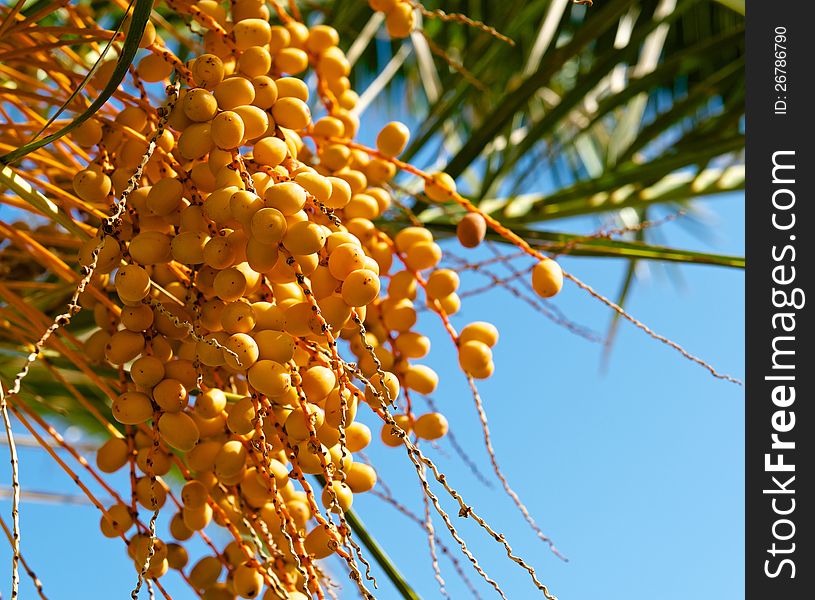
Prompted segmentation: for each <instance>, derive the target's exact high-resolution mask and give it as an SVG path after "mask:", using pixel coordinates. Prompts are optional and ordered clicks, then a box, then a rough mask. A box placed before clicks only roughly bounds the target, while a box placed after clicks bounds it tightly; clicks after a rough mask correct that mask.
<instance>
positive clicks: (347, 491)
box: [320, 481, 354, 512]
mask: <svg viewBox="0 0 815 600" xmlns="http://www.w3.org/2000/svg"><path fill="white" fill-rule="evenodd" d="M320 499H321V500H322V502H323V506H325V507H326V508H331V507H332V506H333V505H334V503H336V506H337V507H338V508H333V509H332V510H333V512H340V511H341V512H345V511H347V510H348V509H349V508H351V505H352V504H353V503H354V493H353V492H352V491H351V488H350V487H349V486H348V485H347V484H345V483H342V482H340V481H332V482H331V483H330V484H328V485H327V486H325V488H323V493H322V496H321V498H320Z"/></svg>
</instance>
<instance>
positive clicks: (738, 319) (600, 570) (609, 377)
mask: <svg viewBox="0 0 815 600" xmlns="http://www.w3.org/2000/svg"><path fill="white" fill-rule="evenodd" d="M703 206H705V207H706V208H708V209H709V210H710V211H711V212H712V213H713V214H714V215H715V218H716V220H717V221H716V223H715V224H714V225H713V227H712V230H713V231H715V234H716V237H715V239H714V240H713V241H712V242H701V241H700V240H698V239H697V238H695V237H693V236H691V235H689V234H688V233H687V232H686V231H684V230H683V229H682V228H681V227H680V226H679V225H677V224H668V225H666V226H664V227H663V228H662V231H663V233H664V235H665V236H666V237H667V239H668V240H669V241H670V242H671V243H672V244H675V245H677V246H679V247H685V248H698V249H708V250H711V251H716V252H725V253H742V252H743V249H744V238H743V199H742V197H741V196H739V195H733V196H729V197H727V198H719V199H716V200H711V201H707V202H704V203H703ZM565 225H568V227H569V228H571V229H582V228H586V227H588V226H589V224H588V223H586V222H572V223H569V224H565ZM564 228H565V226H564ZM470 256H472V255H470ZM563 264H564V266H565V268H566V269H568V270H570V271H571V272H573V273H574V274H576V275H577V276H579V277H581V278H583V279H584V280H586V281H587V282H590V283H591V284H592V285H593V286H595V287H596V288H597V289H598V290H599V291H602V292H605V293H607V294H609V295H614V294H615V293H616V290H617V286H618V285H619V282H620V279H621V273H622V269H623V267H622V265H621V264H620V263H619V262H617V261H613V260H602V259H575V258H571V259H564V260H563ZM680 273H681V276H682V280H683V285H682V287H681V288H677V287H676V286H675V285H674V283H672V281H671V280H669V279H668V278H667V277H666V276H665V275H664V273H663V272H662V271H661V270H659V269H657V270H656V271H655V272H653V273H652V274H651V276H650V278H649V279H647V280H645V281H641V282H639V283H638V284H637V287H636V290H635V293H634V295H633V297H632V298H631V300H630V302H629V304H628V305H627V308H628V309H629V310H630V311H631V312H632V313H633V314H634V315H636V316H637V317H638V318H640V319H641V320H643V321H644V322H645V323H647V324H649V325H650V326H652V327H653V328H654V329H655V330H656V331H658V332H659V333H662V334H664V335H666V336H668V337H669V338H671V339H673V340H675V341H677V342H679V343H681V344H682V345H683V346H685V347H686V348H687V349H688V350H689V351H691V352H692V353H696V354H699V355H700V356H702V357H703V358H705V359H706V360H708V361H710V362H711V363H712V364H714V365H715V366H716V367H718V368H719V369H721V370H722V371H725V372H728V373H731V374H733V375H735V376H737V377H743V374H744V371H743V344H744V332H743V323H744V313H743V301H744V293H743V284H744V278H743V274H742V273H741V272H739V271H736V270H728V269H722V268H715V267H701V266H693V267H682V268H681V269H680ZM482 281H483V280H476V279H473V278H472V277H468V278H465V279H464V286H465V288H466V287H468V286H469V287H475V285H480V284H481V283H482ZM556 302H557V304H558V306H559V307H560V308H562V309H563V310H564V311H566V313H567V314H568V315H569V316H570V317H571V318H572V319H574V320H576V321H579V322H581V323H583V324H585V325H587V326H589V327H592V328H594V329H596V330H598V331H603V330H604V328H605V326H606V324H607V321H608V318H609V312H608V310H607V309H605V308H604V307H602V306H601V305H599V304H598V303H597V302H596V301H594V300H591V299H590V298H587V296H586V295H585V294H584V293H583V292H581V291H580V290H577V289H575V288H574V286H567V287H566V288H565V289H564V292H563V293H562V295H561V296H559V297H558V299H557V301H556ZM422 319H423V323H422V326H423V327H424V328H425V329H426V330H427V331H429V332H431V337H432V340H433V348H432V351H431V355H430V357H429V358H428V359H427V362H428V363H429V364H432V365H434V367H435V368H437V370H438V372H439V373H440V374H441V376H442V377H441V379H442V381H441V384H440V386H439V389H438V391H437V393H436V394H434V400H435V401H436V403H437V404H438V405H439V407H440V408H441V409H442V411H443V412H444V413H445V414H446V415H447V416H448V418H449V420H450V422H451V424H452V427H453V429H454V431H455V433H456V435H457V436H458V439H459V442H460V443H461V445H462V446H463V447H464V448H465V449H466V450H467V451H468V453H469V454H470V456H471V458H472V460H473V461H474V462H476V463H477V464H478V465H479V467H480V468H481V470H482V471H483V472H484V473H487V474H489V463H488V459H487V455H486V453H485V451H484V446H483V441H482V439H481V433H480V428H479V424H478V420H477V417H476V413H475V409H474V406H473V402H472V398H471V397H470V394H469V392H468V390H467V387H466V381H465V379H464V377H463V376H462V375H461V374H460V372H459V371H458V369H457V366H456V364H455V355H454V354H452V353H451V351H450V350H451V348H450V345H449V344H450V342H449V340H448V339H446V338H445V337H444V336H443V335H442V333H441V331H440V328H439V326H438V324H437V322H436V320H435V319H434V318H433V317H432V315H429V314H425V315H424V316H423V317H422ZM473 320H489V321H491V322H493V323H494V324H496V325H497V326H498V327H499V329H500V331H501V339H500V341H499V343H498V346H497V347H496V352H495V360H496V365H497V369H496V374H495V375H494V376H493V377H492V378H491V379H489V380H487V381H485V382H481V384H480V389H481V391H482V395H483V398H484V402H485V404H486V407H487V411H488V413H489V415H490V424H491V430H492V434H493V437H494V441H495V446H496V451H497V453H498V456H499V460H500V461H501V463H502V466H503V468H504V471H505V472H506V474H507V476H508V478H509V480H510V482H511V484H512V485H513V487H514V488H515V489H516V490H517V491H518V493H519V494H520V495H521V497H522V498H523V499H524V501H525V502H526V504H527V506H528V507H529V509H530V510H531V512H532V513H533V515H534V516H535V518H536V519H537V520H538V522H539V523H540V524H541V526H542V528H543V530H544V531H545V532H546V533H547V534H548V535H550V536H551V537H553V538H554V540H555V541H556V543H557V545H558V547H559V548H560V549H561V550H562V551H563V553H564V554H566V555H567V556H568V557H569V559H570V561H569V562H568V563H564V562H562V561H560V560H559V559H557V558H556V557H555V556H553V555H552V554H551V553H550V552H549V551H548V550H547V548H546V547H545V546H544V545H543V544H542V543H540V541H538V540H537V539H536V538H535V536H534V534H533V533H532V532H531V531H530V530H529V529H528V528H527V527H526V525H525V523H524V522H523V520H522V518H521V516H520V514H519V513H518V512H517V511H516V509H515V508H514V506H513V505H512V504H511V502H510V501H509V499H508V498H507V497H506V496H505V495H504V494H503V493H502V492H501V491H500V490H499V489H498V488H497V487H494V488H493V489H487V488H485V487H484V486H483V485H482V484H480V483H479V482H478V481H477V480H476V479H475V478H474V477H472V475H470V473H469V472H468V471H467V470H466V468H465V467H463V465H462V463H461V461H460V460H459V459H458V458H457V457H455V456H454V455H453V454H452V453H451V452H450V447H449V445H448V444H446V443H443V444H442V445H441V447H442V450H443V451H444V452H445V453H446V454H447V455H448V456H447V457H445V456H443V455H441V454H440V453H439V452H436V451H434V450H433V449H430V448H428V449H427V451H428V453H429V454H430V455H431V456H433V457H434V458H435V459H437V460H438V462H439V464H440V466H441V467H442V469H443V470H445V471H446V472H447V473H448V474H449V476H450V481H451V482H452V483H453V485H454V486H456V487H457V488H458V489H459V490H460V491H461V493H462V494H463V495H464V497H465V499H468V500H470V501H471V502H472V504H473V505H474V506H475V507H476V510H477V511H479V512H480V514H481V515H482V516H484V517H485V518H486V519H487V520H488V521H489V522H490V523H491V524H493V525H494V526H495V528H496V529H498V530H499V531H501V532H504V533H506V535H507V538H508V539H509V541H510V543H511V545H512V547H513V549H514V550H515V551H516V552H517V553H518V554H520V555H521V556H524V557H525V558H527V559H528V560H529V562H530V563H532V564H533V565H534V566H535V568H536V569H537V571H538V574H539V576H540V578H541V580H542V581H544V582H545V583H546V584H547V585H549V586H550V588H551V589H552V591H553V592H554V593H555V594H557V595H558V596H559V597H560V598H561V600H563V599H565V598H577V599H583V598H599V597H606V598H618V597H625V598H628V599H629V600H640V599H642V600H646V599H648V600H651V599H655V598H657V599H664V600H671V599H677V600H678V599H680V598H687V597H688V596H689V595H691V594H692V595H693V597H694V598H699V599H702V600H704V599H708V598H710V599H721V598H738V597H742V596H743V593H744V590H743V566H742V551H743V544H744V535H743V518H744V512H743V458H742V446H743V418H744V412H743V392H742V388H740V387H737V386H735V385H733V384H729V383H725V382H721V381H718V380H715V379H713V378H712V377H711V376H710V375H709V374H708V373H707V372H706V371H704V370H703V369H701V368H700V367H698V366H696V365H694V364H692V363H689V362H688V361H686V360H683V359H682V358H681V357H680V356H679V355H678V354H677V353H676V352H674V351H672V350H671V349H669V348H667V347H666V346H664V345H662V344H660V343H658V342H656V341H654V340H652V339H650V338H648V337H647V336H646V335H645V334H643V333H642V332H640V331H638V330H636V329H635V328H633V327H632V326H630V325H628V324H623V325H622V326H621V327H620V331H619V336H618V339H617V343H616V345H615V347H614V351H613V354H612V357H611V362H610V364H609V368H608V370H607V371H606V372H602V371H601V369H600V363H601V361H600V356H601V353H600V348H599V346H598V345H596V344H592V343H590V342H587V341H585V340H583V339H582V338H578V337H576V336H574V335H572V334H570V333H569V332H567V331H565V330H563V329H562V328H560V327H558V326H556V325H554V324H553V323H551V322H550V321H548V320H546V319H545V318H544V317H542V316H541V315H540V314H538V313H535V312H533V311H532V310H531V309H529V308H528V307H527V306H526V305H525V304H523V303H521V302H519V301H517V300H516V299H514V298H512V297H511V296H510V295H509V294H507V293H506V292H504V291H502V290H495V291H492V292H490V293H489V294H486V295H483V296H476V297H474V298H470V299H468V300H467V301H465V303H464V308H463V309H462V311H461V312H460V313H459V314H458V315H455V317H454V318H453V321H454V323H455V324H456V325H457V326H458V327H459V328H460V327H461V326H463V325H464V324H466V323H467V322H470V321H473ZM419 404H420V405H421V401H420V402H419ZM365 420H367V421H368V422H369V423H370V422H371V420H370V419H368V418H367V417H365ZM21 454H22V455H21V472H22V477H23V486H24V488H25V489H28V490H32V491H62V492H65V493H72V494H73V493H75V488H73V484H72V483H71V482H70V480H69V479H68V478H67V477H66V476H65V475H64V474H63V473H62V472H61V471H60V470H59V468H58V467H57V466H56V465H55V464H54V463H53V462H52V461H51V460H50V458H48V457H47V456H46V455H45V454H44V453H43V452H42V451H40V450H37V449H22V451H21ZM370 454H371V456H372V458H373V460H374V462H375V463H376V464H378V465H380V468H381V471H382V474H383V479H385V481H386V482H387V483H388V484H389V485H390V486H391V487H392V488H393V490H394V492H395V494H396V496H397V497H398V498H399V500H400V501H401V502H403V503H405V504H407V505H409V506H410V507H411V508H412V509H413V510H414V511H419V512H420V511H422V510H423V507H422V504H421V500H420V498H421V497H420V488H419V484H418V482H417V481H416V479H415V474H414V473H413V471H412V468H411V467H410V465H409V463H408V460H407V458H406V456H405V455H404V452H401V451H399V450H393V449H385V448H380V447H376V448H374V449H373V450H372V451H371V453H370ZM2 462H3V465H2V477H3V481H9V479H8V468H7V466H6V461H5V460H4V461H2ZM121 483H122V484H124V483H125V482H124V481H122V482H121ZM122 489H124V488H123V487H122ZM444 505H445V508H446V509H447V510H448V511H450V512H451V513H452V514H453V515H455V510H453V505H452V504H451V503H450V502H447V501H446V500H444ZM354 508H355V509H357V511H358V512H359V513H360V515H361V516H362V518H363V519H364V520H365V521H366V523H367V524H368V526H369V527H370V528H371V529H372V531H373V532H374V533H375V534H376V535H377V536H378V538H379V540H380V541H381V542H382V544H383V545H384V546H385V548H386V550H387V552H389V553H390V555H391V556H392V557H393V559H394V560H395V561H396V563H397V564H398V565H400V567H401V568H402V569H403V571H404V573H405V575H406V577H407V578H408V580H409V581H410V582H411V584H412V585H414V586H415V588H416V589H417V591H418V592H419V593H420V594H421V595H422V596H423V597H425V598H438V597H440V596H439V592H438V589H437V587H436V584H435V582H434V580H433V576H432V570H431V566H430V560H429V556H428V552H427V544H426V540H425V537H424V534H423V533H422V531H421V530H420V529H419V528H418V527H416V526H415V525H414V524H412V523H410V522H409V521H408V520H407V519H406V518H404V517H403V516H401V515H400V514H398V513H396V512H395V511H394V510H392V509H391V508H390V507H388V506H386V505H384V504H383V503H382V502H381V501H379V500H378V499H376V498H373V497H364V496H362V497H360V496H358V497H357V499H356V501H355V504H354ZM0 510H2V512H3V516H4V518H5V519H6V520H7V521H8V519H9V513H10V505H9V503H8V501H6V500H4V501H2V502H0ZM169 516H170V515H169V514H168V515H167V517H169ZM98 519H99V517H98V513H97V512H96V510H95V509H94V508H93V507H91V506H89V505H63V506H56V505H51V504H42V503H36V502H24V503H23V509H22V523H23V551H24V555H25V556H26V557H27V558H28V559H29V561H30V562H31V565H32V567H33V568H34V570H35V571H36V572H37V574H38V575H39V576H40V578H41V579H42V580H43V582H44V585H45V589H46V593H48V592H50V594H49V597H51V598H74V597H83V598H86V599H89V600H94V599H100V600H101V599H103V598H105V599H106V598H111V597H126V595H127V594H128V593H129V590H130V587H131V586H132V580H133V579H134V577H133V572H132V571H131V567H130V565H129V564H128V561H127V559H126V555H125V552H124V547H123V545H122V544H121V542H120V541H119V540H105V539H103V538H102V537H101V535H100V534H99V533H98V528H97V527H98V525H97V524H98ZM454 520H455V522H456V525H457V527H460V531H461V533H462V535H463V536H464V537H465V539H466V540H467V543H468V545H469V546H470V547H471V548H472V550H473V551H474V553H475V554H476V555H477V556H478V557H479V560H480V561H481V563H482V565H484V567H485V569H486V570H487V571H488V573H489V574H490V575H491V576H493V577H494V578H495V579H497V580H498V581H499V582H500V583H501V585H502V588H503V589H504V590H505V592H506V593H507V596H508V597H509V598H510V599H511V600H516V599H518V600H524V599H526V598H535V597H540V596H539V595H538V594H537V593H536V592H535V590H534V588H533V587H532V585H531V583H530V581H529V580H528V578H527V576H526V574H525V573H524V572H522V571H521V570H520V569H518V568H517V567H516V566H515V565H514V564H513V563H511V562H510V561H509V560H507V558H506V556H504V555H503V554H502V551H501V550H500V548H498V546H497V545H496V544H495V543H494V542H492V541H491V540H489V539H488V538H487V537H486V536H485V535H484V534H483V532H481V531H480V530H478V529H476V528H474V527H472V526H471V524H470V523H467V522H462V521H461V520H460V519H457V518H455V517H454ZM435 526H436V529H437V531H438V532H439V533H440V534H441V535H442V538H443V539H444V541H445V543H447V544H448V545H450V547H453V546H454V544H453V543H452V540H450V538H449V536H447V535H446V532H444V530H443V524H442V523H441V521H440V519H436V520H435ZM163 527H164V529H162V530H161V531H162V532H164V533H165V534H166V522H165V524H164V525H163ZM213 535H214V537H215V538H216V539H217V540H219V541H220V543H222V544H225V543H226V541H227V539H226V538H225V537H224V536H222V535H220V534H219V532H213ZM441 566H442V569H443V574H444V577H445V579H446V581H447V583H448V589H449V591H450V593H451V595H452V597H453V598H469V597H471V594H470V592H468V591H467V589H466V588H465V587H464V586H463V584H462V583H461V581H460V580H459V578H458V577H457V576H456V574H455V572H454V571H453V569H452V568H451V565H450V563H449V562H447V560H446V559H444V558H442V559H441ZM332 568H334V569H335V570H336V569H337V566H336V565H332ZM465 568H466V564H465ZM467 573H468V576H470V577H471V578H473V580H474V581H475V580H476V579H477V576H476V575H475V573H474V571H472V570H471V569H470V570H468V571H467ZM9 575H10V552H9V547H8V546H7V545H4V544H0V581H2V589H3V591H4V592H5V593H8V582H9ZM341 582H342V583H343V584H344V585H345V586H346V587H347V588H348V591H349V592H351V591H352V590H351V589H350V587H348V582H347V580H341ZM379 582H380V587H381V589H380V591H379V592H378V593H377V597H379V598H385V599H387V598H396V597H397V595H396V593H395V592H394V591H393V590H392V589H389V588H388V587H387V585H386V582H385V580H384V577H382V576H380V577H379ZM167 585H168V587H169V588H170V589H171V590H172V591H173V597H174V598H176V599H179V598H180V599H184V598H189V597H192V596H191V595H190V593H189V591H187V590H185V589H184V586H183V584H182V583H181V582H180V581H179V580H178V579H177V578H175V577H172V578H169V579H168V580H167ZM479 589H480V590H483V597H485V598H488V597H491V592H490V591H489V590H488V589H487V588H485V587H484V586H483V585H479ZM23 590H24V593H23V595H22V598H30V597H32V594H33V591H32V588H31V587H30V584H29V582H28V578H27V577H26V576H25V574H23ZM349 597H354V596H353V594H352V593H351V594H349Z"/></svg>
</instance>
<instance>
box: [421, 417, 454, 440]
mask: <svg viewBox="0 0 815 600" xmlns="http://www.w3.org/2000/svg"><path fill="white" fill-rule="evenodd" d="M448 429H449V425H448V424H447V419H446V418H445V417H444V415H443V414H441V413H437V412H432V413H427V414H424V415H422V416H421V417H419V418H418V419H416V421H415V422H414V423H413V431H414V433H416V435H417V436H418V437H420V438H421V439H423V440H437V439H439V438H441V437H444V436H445V435H447V430H448Z"/></svg>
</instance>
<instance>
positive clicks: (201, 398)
mask: <svg viewBox="0 0 815 600" xmlns="http://www.w3.org/2000/svg"><path fill="white" fill-rule="evenodd" d="M224 408H226V395H225V394H224V393H223V391H221V390H219V389H218V388H212V389H209V390H206V391H205V392H202V393H200V394H199V395H198V397H197V398H196V399H195V412H196V413H198V414H199V415H201V416H202V417H203V418H205V419H214V418H215V417H217V416H219V415H220V414H221V413H222V412H223V410H224Z"/></svg>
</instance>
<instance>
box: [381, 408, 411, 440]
mask: <svg viewBox="0 0 815 600" xmlns="http://www.w3.org/2000/svg"><path fill="white" fill-rule="evenodd" d="M393 420H394V422H395V423H396V426H397V427H398V428H399V429H401V430H402V432H404V434H405V435H407V434H409V433H410V430H411V427H410V418H409V417H408V416H407V415H395V416H394V417H393ZM399 429H397V428H396V427H394V426H393V425H391V424H390V423H384V424H383V425H382V431H381V432H380V439H381V440H382V443H383V444H385V445H386V446H388V447H390V448H397V447H399V446H401V445H402V443H403V442H402V440H403V436H402V435H401V434H400V432H399Z"/></svg>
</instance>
